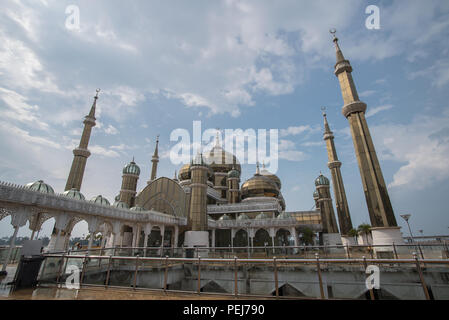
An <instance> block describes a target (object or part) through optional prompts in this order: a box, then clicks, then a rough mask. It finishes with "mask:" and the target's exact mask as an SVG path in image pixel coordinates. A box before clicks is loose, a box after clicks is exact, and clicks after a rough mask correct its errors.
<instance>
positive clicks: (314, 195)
mask: <svg viewBox="0 0 449 320" xmlns="http://www.w3.org/2000/svg"><path fill="white" fill-rule="evenodd" d="M319 197H320V195H319V193H318V190H315V191H314V192H313V198H314V199H318V198H319Z"/></svg>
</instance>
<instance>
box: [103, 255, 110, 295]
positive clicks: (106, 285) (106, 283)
mask: <svg viewBox="0 0 449 320" xmlns="http://www.w3.org/2000/svg"><path fill="white" fill-rule="evenodd" d="M111 263H112V255H111V256H109V262H108V271H107V273H106V280H105V281H104V287H105V288H107V287H108V285H109V276H110V274H111Z"/></svg>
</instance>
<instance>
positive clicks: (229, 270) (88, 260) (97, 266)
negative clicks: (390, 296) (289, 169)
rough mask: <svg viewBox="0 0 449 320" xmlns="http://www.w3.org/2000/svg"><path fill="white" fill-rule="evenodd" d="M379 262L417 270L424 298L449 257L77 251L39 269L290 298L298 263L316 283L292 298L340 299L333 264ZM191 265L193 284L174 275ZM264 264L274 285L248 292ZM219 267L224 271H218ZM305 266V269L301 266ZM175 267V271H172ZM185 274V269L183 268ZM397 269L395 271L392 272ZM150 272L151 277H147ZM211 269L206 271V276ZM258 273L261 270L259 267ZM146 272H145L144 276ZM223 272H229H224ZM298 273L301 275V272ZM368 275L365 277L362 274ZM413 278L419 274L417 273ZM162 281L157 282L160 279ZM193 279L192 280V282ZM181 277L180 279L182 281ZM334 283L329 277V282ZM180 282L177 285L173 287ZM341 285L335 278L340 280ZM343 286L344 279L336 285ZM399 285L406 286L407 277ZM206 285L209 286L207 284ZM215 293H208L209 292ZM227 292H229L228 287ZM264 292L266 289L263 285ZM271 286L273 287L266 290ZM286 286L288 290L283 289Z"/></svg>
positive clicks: (47, 281) (52, 281)
mask: <svg viewBox="0 0 449 320" xmlns="http://www.w3.org/2000/svg"><path fill="white" fill-rule="evenodd" d="M368 264H369V265H376V266H378V267H379V268H381V269H382V271H384V270H385V271H387V270H388V271H394V270H397V269H398V268H400V269H401V271H410V273H408V274H413V272H416V273H417V276H416V278H417V279H411V280H410V281H411V282H410V283H409V284H408V285H409V286H415V289H416V286H418V284H420V286H421V288H422V293H423V297H424V298H425V299H427V300H429V299H431V298H433V297H432V294H431V293H430V292H429V289H430V287H429V286H428V285H427V284H426V281H425V276H424V273H428V272H430V271H429V270H430V269H432V268H436V269H438V268H439V270H441V268H443V269H444V270H443V271H444V272H447V271H446V270H445V269H446V268H448V267H449V260H443V259H425V260H422V259H419V257H418V255H417V254H415V253H414V254H413V258H412V259H371V258H368V259H367V258H366V257H362V258H361V259H358V258H357V259H356V258H348V259H326V258H325V259H321V258H320V256H319V255H318V254H317V253H316V254H315V256H314V258H313V259H283V258H278V257H273V258H271V259H266V258H265V259H240V258H238V257H233V258H231V259H229V258H220V259H218V258H201V257H196V258H170V257H168V256H166V257H151V258H150V257H140V256H135V257H133V256H114V255H112V254H111V255H109V256H107V255H88V254H87V253H86V254H85V255H74V254H73V252H72V253H63V254H46V255H45V260H44V262H43V264H42V267H41V270H40V274H39V285H56V286H58V287H63V284H64V283H65V281H66V280H67V277H68V273H66V269H67V267H68V266H69V265H72V266H73V265H75V266H77V267H78V268H80V269H81V272H80V277H79V279H80V282H79V286H80V288H82V287H91V286H92V287H103V288H106V289H107V288H129V289H133V290H141V289H142V290H156V291H159V292H178V293H193V294H220V295H224V296H234V297H270V298H284V297H285V294H284V292H283V290H284V289H283V288H284V287H281V286H280V281H281V280H282V281H283V283H284V284H285V279H280V278H281V275H282V277H285V274H286V272H288V270H291V269H292V268H296V270H297V272H302V271H306V273H307V272H308V273H309V274H310V272H314V273H315V281H313V282H310V283H309V284H308V287H310V288H312V289H313V288H314V289H313V290H311V291H312V292H314V293H312V294H299V295H296V296H295V295H294V294H293V295H291V294H290V295H289V298H296V299H299V298H300V299H329V298H339V297H338V296H337V297H335V296H334V297H331V296H330V294H329V288H327V290H328V294H327V295H326V294H325V287H324V284H325V283H324V281H323V276H322V273H323V272H329V269H330V268H332V267H337V266H344V267H346V268H348V269H347V271H348V272H351V275H354V274H355V273H359V274H360V276H361V274H363V279H364V278H365V277H366V274H365V272H366V268H367V265H368ZM183 268H187V269H188V272H183V273H182V275H181V278H180V279H181V282H184V283H187V282H188V284H187V285H186V286H184V287H179V286H178V287H176V285H175V284H176V281H174V280H173V278H174V277H175V276H176V273H177V271H179V270H182V269H183ZM257 268H258V269H259V273H260V277H259V278H255V277H254V275H253V276H252V279H251V281H252V285H253V286H256V287H257V286H259V287H263V286H265V287H270V288H271V287H273V288H274V289H273V290H272V292H271V295H269V294H270V290H268V294H267V292H265V294H264V293H262V294H254V293H252V292H247V291H246V292H244V290H243V288H244V287H245V284H246V285H247V283H248V280H249V277H248V272H250V270H254V269H257ZM217 270H218V271H217ZM298 270H299V271H298ZM169 271H170V272H171V273H170V275H169ZM178 273H179V272H178ZM390 273H391V272H390ZM146 274H149V275H150V276H148V277H145V276H146ZM204 274H206V276H204ZM223 274H227V275H228V276H229V277H228V278H226V277H224V278H222V279H221V281H222V282H223V283H226V285H227V287H228V290H227V291H226V290H224V289H223V288H221V289H223V290H217V289H216V290H215V291H214V289H213V288H212V290H206V289H207V285H208V284H209V283H211V281H213V280H217V281H218V279H216V278H214V277H217V275H219V276H220V275H223ZM256 275H257V272H256ZM139 276H141V277H139ZM222 277H223V276H222ZM296 277H297V276H296ZM361 277H362V276H361ZM412 278H413V276H412ZM155 280H156V281H155ZM186 281H187V282H186ZM178 282H179V281H178ZM326 284H328V282H326ZM173 285H175V286H174V287H171V286H173ZM334 285H335V283H334ZM336 285H337V286H338V284H336ZM344 285H353V286H358V287H359V288H360V287H361V286H365V282H364V281H358V282H357V281H356V282H352V283H347V282H346V283H344ZM397 285H398V286H402V287H403V286H404V285H406V284H404V282H403V280H402V281H400V282H399V283H398V284H397ZM443 286H444V288H443V289H444V290H449V286H447V284H446V283H445V284H443ZM205 288H206V289H205ZM205 290H206V291H211V292H204V291H205ZM223 291H224V292H223ZM261 291H263V290H261ZM265 291H267V290H265ZM281 291H282V292H281ZM364 294H365V297H366V298H367V299H371V300H374V299H376V294H377V293H376V291H375V289H369V290H368V289H365V292H364Z"/></svg>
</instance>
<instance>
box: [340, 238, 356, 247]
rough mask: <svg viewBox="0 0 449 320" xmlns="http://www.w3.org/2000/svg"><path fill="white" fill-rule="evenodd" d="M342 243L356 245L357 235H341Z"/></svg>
mask: <svg viewBox="0 0 449 320" xmlns="http://www.w3.org/2000/svg"><path fill="white" fill-rule="evenodd" d="M341 243H342V244H343V245H344V246H355V245H357V241H356V239H355V237H350V236H341Z"/></svg>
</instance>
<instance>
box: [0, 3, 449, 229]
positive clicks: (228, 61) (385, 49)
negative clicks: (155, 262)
mask: <svg viewBox="0 0 449 320" xmlns="http://www.w3.org/2000/svg"><path fill="white" fill-rule="evenodd" d="M371 4H375V5H377V6H379V8H380V23H381V28H380V29H379V30H368V29H367V28H366V27H365V19H366V18H367V17H368V15H367V14H365V8H366V7H367V6H368V5H371ZM68 5H77V6H78V7H79V10H80V29H79V30H69V29H67V28H66V27H65V21H66V19H67V17H68V15H67V14H66V13H65V10H66V7H67V6H68ZM2 7H3V8H2V11H1V12H0V42H1V43H2V46H1V47H0V114H1V117H0V148H1V150H2V155H1V157H0V180H3V181H9V182H14V183H19V184H25V183H28V182H31V181H36V180H39V179H43V180H45V181H46V182H47V183H49V184H50V185H51V186H53V188H54V189H55V190H56V191H57V192H62V191H63V189H64V186H65V180H66V178H67V176H68V173H69V170H70V165H71V161H72V158H73V155H72V152H71V150H72V149H73V148H74V147H75V146H76V145H77V144H78V142H79V138H80V134H81V130H82V119H83V117H84V116H85V115H86V114H87V113H88V111H89V109H90V106H91V104H92V97H93V95H94V94H95V89H96V88H101V89H102V92H101V95H100V99H99V100H98V110H97V126H96V127H95V128H94V130H93V134H92V137H91V142H90V147H89V149H90V150H91V152H92V156H91V157H90V158H89V160H88V163H87V169H86V173H85V178H84V182H83V186H82V192H83V194H84V195H85V196H86V198H91V197H93V196H95V195H98V194H102V195H104V196H106V197H107V198H108V199H109V200H111V201H112V200H113V198H114V196H115V195H116V194H118V192H119V189H120V184H121V170H122V168H123V166H124V165H126V164H127V163H128V162H129V161H130V160H131V159H132V157H133V156H134V157H135V159H136V162H137V163H138V165H139V166H140V168H141V172H142V173H141V178H140V180H139V189H142V188H143V187H144V186H145V185H146V181H147V180H148V178H149V176H150V164H151V163H150V160H151V155H152V152H153V150H154V144H155V137H156V136H157V135H158V134H160V136H161V137H160V140H161V142H160V151H161V156H162V157H161V162H160V165H159V169H158V175H159V176H168V177H172V176H173V174H174V171H175V170H177V169H179V166H177V165H173V164H172V163H171V162H170V159H169V157H168V153H169V150H170V148H171V147H173V146H174V144H175V143H174V142H170V139H169V137H170V133H171V132H172V131H173V130H174V129H177V128H184V129H187V130H189V131H191V130H192V122H193V121H196V120H199V121H201V122H202V127H203V129H207V128H221V129H227V128H229V129H237V128H241V129H244V130H245V129H248V128H253V129H271V128H273V129H279V130H280V133H281V134H280V137H279V138H280V162H279V170H278V172H277V174H278V176H279V177H280V178H281V180H282V183H283V186H282V191H283V194H284V197H285V199H286V203H287V210H290V211H293V210H309V209H311V208H312V206H313V198H312V193H313V191H314V183H313V182H314V179H315V178H316V177H317V176H318V174H319V173H320V171H322V172H323V174H325V175H327V176H330V174H329V170H328V169H327V154H326V150H325V146H324V143H323V141H322V126H323V125H322V122H323V121H322V115H321V110H320V107H321V106H326V107H327V113H328V119H329V122H330V125H331V128H332V130H333V131H334V134H335V143H336V147H337V152H338V154H339V157H340V159H341V161H342V162H343V167H342V174H343V179H344V182H345V187H346V192H347V196H348V201H349V206H350V210H351V216H352V219H353V223H354V225H358V224H361V223H364V222H368V223H369V217H368V212H367V209H366V203H365V199H364V195H363V190H362V185H361V180H360V174H359V170H358V166H357V163H356V159H355V154H354V148H353V144H352V140H351V137H350V132H349V127H348V123H347V120H346V119H345V118H344V117H343V116H342V114H341V107H342V104H343V100H342V97H341V93H340V88H339V84H338V82H337V79H336V77H335V76H334V75H333V66H334V64H335V51H334V48H333V43H332V41H331V39H332V38H331V36H330V34H329V32H328V30H329V29H330V28H336V29H337V30H338V37H339V39H340V45H341V48H342V50H343V52H344V54H345V56H346V58H347V59H349V60H350V61H351V64H352V66H353V68H354V72H353V76H354V79H355V82H356V86H357V89H358V92H359V95H360V98H361V100H363V101H365V102H366V103H367V104H368V110H367V119H368V124H369V126H370V130H371V134H372V137H373V139H374V143H375V147H376V149H377V152H378V156H379V158H380V162H381V167H382V169H383V174H384V178H385V180H386V183H387V185H388V189H389V193H390V197H391V200H392V204H393V208H394V210H395V213H396V217H397V220H398V222H399V224H400V225H401V226H403V227H405V224H404V223H403V221H401V219H400V218H399V214H402V213H411V214H412V218H411V225H412V229H413V231H414V232H415V233H416V234H418V230H420V229H422V230H424V234H447V233H448V231H449V230H448V227H449V212H447V209H446V208H447V201H446V196H447V194H449V181H448V176H449V147H448V146H449V144H448V140H449V138H448V135H449V105H448V102H447V101H448V98H449V93H448V92H449V90H448V85H449V59H448V54H449V41H448V40H449V37H448V33H449V32H448V26H449V2H447V1H407V2H404V1H338V2H337V1H279V2H276V3H273V2H272V1H260V0H258V1H232V0H229V1H163V2H162V1H130V2H127V3H124V2H123V1H100V0H97V1H87V0H86V1H75V0H72V1H61V0H58V1H53V0H40V1H24V0H23V1H19V0H14V1H13V0H4V1H2ZM254 172H255V166H254V165H244V166H243V174H242V182H243V181H244V180H246V179H248V178H249V177H251V176H252V174H253V173H254ZM49 225H50V224H48V225H46V227H45V228H44V229H45V230H44V233H48V232H50V230H51V226H49ZM80 225H81V226H79V227H76V232H75V231H74V234H75V235H77V234H82V233H85V230H84V228H85V227H83V226H82V224H80ZM402 231H403V232H404V233H408V232H407V230H406V229H405V228H403V229H402ZM29 233H30V231H29V230H25V228H23V229H22V230H21V231H20V232H19V235H29ZM10 234H12V228H11V227H10V225H9V219H8V218H7V219H4V220H3V221H1V222H0V235H2V236H3V235H10Z"/></svg>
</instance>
